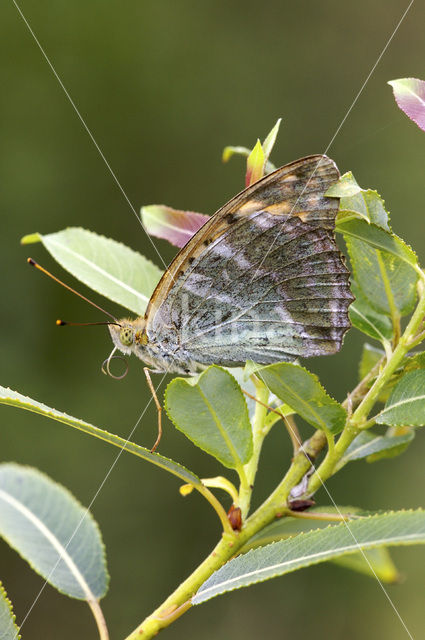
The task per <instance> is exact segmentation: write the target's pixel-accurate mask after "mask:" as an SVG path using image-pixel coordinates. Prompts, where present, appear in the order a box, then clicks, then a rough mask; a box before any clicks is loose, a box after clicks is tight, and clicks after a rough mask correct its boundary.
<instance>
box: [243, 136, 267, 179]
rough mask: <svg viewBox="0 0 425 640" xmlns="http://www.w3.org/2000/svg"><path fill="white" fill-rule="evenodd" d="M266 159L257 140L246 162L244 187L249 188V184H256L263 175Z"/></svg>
mask: <svg viewBox="0 0 425 640" xmlns="http://www.w3.org/2000/svg"><path fill="white" fill-rule="evenodd" d="M265 162H266V158H265V157H264V151H263V147H262V145H261V142H260V140H257V144H256V145H255V147H254V148H253V150H252V151H251V153H250V154H249V156H248V159H247V161H246V174H245V186H246V187H249V185H250V184H253V183H254V182H257V180H260V178H262V177H263V175H264V165H265Z"/></svg>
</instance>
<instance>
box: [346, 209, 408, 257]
mask: <svg viewBox="0 0 425 640" xmlns="http://www.w3.org/2000/svg"><path fill="white" fill-rule="evenodd" d="M336 230H337V231H339V232H340V233H342V234H343V235H344V237H346V238H354V239H355V240H361V241H362V242H364V243H366V244H368V245H369V246H371V247H373V248H374V249H378V250H380V251H385V252H386V253H390V254H392V255H393V256H395V257H396V258H398V259H400V260H401V261H403V262H405V263H406V264H409V265H410V266H411V267H416V265H417V257H416V254H415V252H414V251H413V249H411V248H410V247H409V246H408V245H407V244H406V243H405V242H403V240H401V238H399V237H398V236H396V235H394V234H393V233H389V232H388V231H385V230H384V229H381V228H380V227H378V226H376V225H375V224H372V223H367V222H365V221H364V220H347V221H345V222H341V223H340V224H338V225H337V227H336Z"/></svg>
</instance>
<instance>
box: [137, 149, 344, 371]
mask: <svg viewBox="0 0 425 640" xmlns="http://www.w3.org/2000/svg"><path fill="white" fill-rule="evenodd" d="M338 177H339V173H338V169H337V168H336V166H335V164H334V162H333V161H332V160H330V159H329V158H327V157H326V156H320V155H317V156H309V157H307V158H302V159H301V160H297V161H295V162H292V163H290V164H288V165H285V166H284V167H281V168H280V169H278V170H277V171H275V172H274V173H271V174H269V175H268V176H266V177H265V178H263V179H262V180H260V181H258V182H257V183H255V184H254V185H252V186H251V187H249V188H248V189H245V190H244V191H242V192H241V193H240V194H239V195H237V196H236V197H235V198H233V199H232V200H231V201H230V202H228V203H227V204H226V205H225V206H224V207H222V208H221V209H219V211H217V213H216V214H214V216H212V217H211V219H210V220H209V221H208V222H207V223H206V224H205V225H204V226H203V227H202V228H201V229H200V230H199V231H198V232H197V233H196V234H195V235H194V236H193V237H192V238H191V240H190V241H189V242H188V243H187V244H186V245H185V247H183V249H182V250H181V251H180V253H179V254H178V255H177V256H176V258H175V259H174V260H173V262H172V263H171V265H170V267H169V269H168V270H167V272H166V273H165V274H164V276H163V278H162V279H161V281H160V283H159V284H158V286H157V288H156V290H155V292H154V294H153V296H152V298H151V301H150V305H149V308H148V310H147V314H146V331H147V335H148V338H149V341H150V342H156V343H157V344H158V345H162V347H163V348H166V349H167V351H168V352H169V353H170V355H173V357H174V358H175V359H176V360H180V361H195V362H198V363H202V364H213V363H217V364H225V365H240V364H243V363H244V362H245V361H246V360H247V359H252V360H255V361H256V362H258V363H264V364H266V363H270V362H276V361H281V360H293V359H295V358H296V357H298V356H302V357H308V356H313V355H323V354H327V353H334V352H335V351H338V350H339V348H340V346H341V342H342V338H343V335H344V333H345V332H346V330H347V329H348V327H349V326H350V323H349V320H348V306H349V304H350V303H351V301H352V300H353V296H352V294H351V292H350V289H349V280H348V270H347V268H346V267H345V264H344V261H343V258H342V256H341V254H340V252H339V250H338V247H337V246H336V243H335V239H334V235H333V229H334V225H335V217H336V213H337V209H338V200H337V199H335V198H326V197H325V196H324V193H325V192H326V190H327V189H328V188H329V186H331V185H332V184H333V183H334V182H336V180H337V179H338Z"/></svg>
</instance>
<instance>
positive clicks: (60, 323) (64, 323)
mask: <svg viewBox="0 0 425 640" xmlns="http://www.w3.org/2000/svg"><path fill="white" fill-rule="evenodd" d="M66 324H68V323H67V322H65V320H56V326H58V327H64V326H65V325H66Z"/></svg>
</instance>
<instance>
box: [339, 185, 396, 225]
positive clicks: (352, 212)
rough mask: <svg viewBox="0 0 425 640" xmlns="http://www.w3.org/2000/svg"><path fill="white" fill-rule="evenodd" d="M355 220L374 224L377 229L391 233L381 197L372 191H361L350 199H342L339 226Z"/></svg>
mask: <svg viewBox="0 0 425 640" xmlns="http://www.w3.org/2000/svg"><path fill="white" fill-rule="evenodd" d="M353 218H360V219H363V220H365V221H366V222H368V223H369V222H373V223H374V224H375V225H376V226H377V227H380V228H381V229H384V230H385V231H390V227H389V225H388V220H389V216H388V212H387V211H386V209H385V203H384V201H383V200H382V198H381V196H380V195H379V194H378V193H377V192H376V191H373V190H372V189H361V190H360V191H359V193H356V194H355V195H353V196H350V197H348V198H341V201H340V205H339V212H338V224H341V223H342V222H346V221H348V220H351V219H353Z"/></svg>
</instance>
